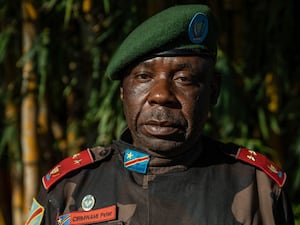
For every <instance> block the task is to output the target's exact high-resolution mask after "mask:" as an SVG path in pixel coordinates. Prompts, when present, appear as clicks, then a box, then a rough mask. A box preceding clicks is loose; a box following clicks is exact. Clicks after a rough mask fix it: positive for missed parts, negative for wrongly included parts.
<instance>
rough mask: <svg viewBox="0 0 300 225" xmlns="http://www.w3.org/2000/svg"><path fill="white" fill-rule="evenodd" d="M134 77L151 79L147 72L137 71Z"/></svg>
mask: <svg viewBox="0 0 300 225" xmlns="http://www.w3.org/2000/svg"><path fill="white" fill-rule="evenodd" d="M135 79H138V80H144V81H146V80H149V79H151V76H150V75H149V74H147V73H138V74H136V75H135Z"/></svg>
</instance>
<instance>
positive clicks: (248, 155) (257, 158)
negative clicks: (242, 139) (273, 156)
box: [235, 148, 286, 187]
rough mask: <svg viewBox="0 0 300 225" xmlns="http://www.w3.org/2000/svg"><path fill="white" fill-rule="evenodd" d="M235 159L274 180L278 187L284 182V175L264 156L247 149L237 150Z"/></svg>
mask: <svg viewBox="0 0 300 225" xmlns="http://www.w3.org/2000/svg"><path fill="white" fill-rule="evenodd" d="M235 157H236V159H238V160H241V161H243V162H246V163H248V164H251V165H253V166H255V167H257V168H259V169H261V170H262V171H264V172H265V173H266V174H267V175H268V176H269V177H271V178H272V180H274V181H275V182H276V183H277V184H278V185H279V187H282V186H283V185H284V183H285V181H286V173H285V172H283V171H282V170H281V169H280V168H279V167H278V166H277V165H276V164H275V163H274V162H272V161H271V160H270V159H268V158H267V157H266V156H265V155H263V154H261V153H258V152H255V151H253V150H250V149H247V148H239V149H238V151H237V153H236V156H235Z"/></svg>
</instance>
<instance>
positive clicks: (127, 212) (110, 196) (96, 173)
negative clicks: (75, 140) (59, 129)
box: [26, 5, 293, 225]
mask: <svg viewBox="0 0 300 225" xmlns="http://www.w3.org/2000/svg"><path fill="white" fill-rule="evenodd" d="M216 42H217V32H216V23H215V20H214V18H213V16H212V14H211V12H210V10H209V8H208V7H206V6H204V5H181V6H175V7H171V8H169V9H167V10H164V11H162V12H161V13H159V14H157V15H155V16H153V17H152V18H150V19H148V20H147V21H145V22H144V23H143V24H141V25H140V26H139V27H137V28H136V29H135V30H134V31H133V32H132V33H131V34H130V35H129V36H128V37H127V38H126V39H125V40H124V42H123V43H122V45H121V46H120V48H119V49H118V51H117V52H116V54H115V56H114V57H113V59H112V60H111V62H110V64H109V66H108V69H107V75H108V76H110V77H111V78H112V79H115V80H120V81H121V86H120V93H121V100H122V101H123V106H124V114H125V117H126V121H127V123H128V129H127V130H126V131H125V132H124V134H123V135H122V137H121V139H120V140H119V141H114V142H113V143H112V144H111V145H110V146H106V147H95V148H90V149H87V150H84V151H82V152H80V153H79V154H76V155H74V156H72V157H69V158H67V159H65V160H63V161H62V162H60V163H59V164H58V165H56V166H55V167H54V168H53V169H52V170H50V172H49V173H48V174H46V175H45V176H44V177H43V186H42V188H41V191H40V193H39V196H38V198H37V200H35V199H34V202H33V206H32V210H31V213H30V216H29V218H28V220H27V223H26V224H49V225H50V224H55V223H56V224H71V225H72V224H126V225H150V224H151V225H168V224H170V225H171V224H178V225H229V224H230V225H233V224H234V225H240V224H245V225H287V224H289V225H290V224H293V218H292V214H291V211H290V206H289V203H288V202H287V199H286V195H285V193H284V191H283V189H284V184H285V180H286V175H285V173H284V172H282V171H281V170H280V169H279V168H278V167H277V166H276V165H275V164H274V163H273V162H271V161H270V160H268V159H267V158H266V157H265V156H263V155H261V154H259V153H256V152H254V151H251V150H248V149H246V148H241V147H238V146H236V145H233V144H223V143H220V142H217V141H214V140H212V139H209V138H207V137H205V136H204V135H203V133H202V130H203V126H204V124H205V122H206V120H207V117H208V114H209V111H210V110H211V108H212V107H213V106H214V104H215V103H216V101H217V98H218V94H219V79H218V77H217V76H215V74H214V65H215V61H216V50H217V44H216Z"/></svg>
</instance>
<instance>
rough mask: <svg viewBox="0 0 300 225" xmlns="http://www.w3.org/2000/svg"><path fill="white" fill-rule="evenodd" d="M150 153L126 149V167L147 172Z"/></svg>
mask: <svg viewBox="0 0 300 225" xmlns="http://www.w3.org/2000/svg"><path fill="white" fill-rule="evenodd" d="M149 161H150V155H148V154H146V153H142V152H137V151H134V150H131V149H126V151H125V154H124V167H125V168H127V169H128V170H131V171H135V172H138V173H142V174H145V173H146V172H147V168H148V164H149Z"/></svg>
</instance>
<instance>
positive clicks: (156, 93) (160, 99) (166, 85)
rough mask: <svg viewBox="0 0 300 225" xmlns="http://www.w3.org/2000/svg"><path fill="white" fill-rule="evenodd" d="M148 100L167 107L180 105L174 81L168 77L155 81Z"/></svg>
mask: <svg viewBox="0 0 300 225" xmlns="http://www.w3.org/2000/svg"><path fill="white" fill-rule="evenodd" d="M148 102H149V104H150V105H162V106H167V107H178V106H179V102H178V100H177V98H176V95H175V91H174V87H173V85H172V82H171V81H170V80H168V79H167V78H163V79H159V80H157V81H155V83H154V85H153V86H152V87H151V90H150V94H149V96H148Z"/></svg>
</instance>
